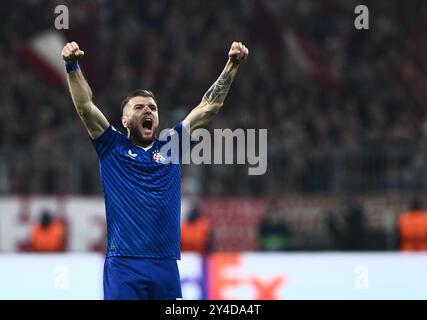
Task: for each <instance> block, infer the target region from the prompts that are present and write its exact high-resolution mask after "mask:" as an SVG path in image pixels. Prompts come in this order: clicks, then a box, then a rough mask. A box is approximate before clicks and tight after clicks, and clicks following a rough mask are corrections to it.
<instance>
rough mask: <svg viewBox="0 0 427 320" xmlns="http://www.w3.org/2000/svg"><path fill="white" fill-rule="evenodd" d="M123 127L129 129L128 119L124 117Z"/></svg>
mask: <svg viewBox="0 0 427 320" xmlns="http://www.w3.org/2000/svg"><path fill="white" fill-rule="evenodd" d="M122 125H123V127H125V128H127V127H128V117H127V116H122Z"/></svg>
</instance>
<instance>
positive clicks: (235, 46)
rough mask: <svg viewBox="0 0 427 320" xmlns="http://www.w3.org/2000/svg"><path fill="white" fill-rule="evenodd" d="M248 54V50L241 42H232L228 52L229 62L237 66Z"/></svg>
mask: <svg viewBox="0 0 427 320" xmlns="http://www.w3.org/2000/svg"><path fill="white" fill-rule="evenodd" d="M248 54H249V50H248V48H246V47H245V46H244V45H243V44H242V43H241V42H233V43H232V45H231V48H230V51H229V52H228V57H229V58H230V60H231V62H233V63H235V64H239V63H240V62H242V61H243V60H245V59H246V58H247V56H248Z"/></svg>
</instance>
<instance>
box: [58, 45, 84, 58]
mask: <svg viewBox="0 0 427 320" xmlns="http://www.w3.org/2000/svg"><path fill="white" fill-rule="evenodd" d="M84 54H85V53H84V51H82V50H80V49H79V45H78V44H77V43H75V42H74V41H73V42H71V43H67V44H66V45H65V46H64V48H63V49H62V59H64V61H65V62H66V63H72V62H75V61H77V60H79V59H80V58H81V57H83V56H84Z"/></svg>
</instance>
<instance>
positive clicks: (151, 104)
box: [132, 103, 157, 108]
mask: <svg viewBox="0 0 427 320" xmlns="http://www.w3.org/2000/svg"><path fill="white" fill-rule="evenodd" d="M145 105H148V106H153V107H156V108H157V105H155V104H154V103H146V104H144V103H137V104H134V105H133V106H132V108H135V107H137V106H145Z"/></svg>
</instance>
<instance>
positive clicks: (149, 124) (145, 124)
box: [142, 118, 153, 130]
mask: <svg viewBox="0 0 427 320" xmlns="http://www.w3.org/2000/svg"><path fill="white" fill-rule="evenodd" d="M142 127H143V128H144V129H148V130H151V129H152V128H153V119H151V118H146V119H144V121H142Z"/></svg>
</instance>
